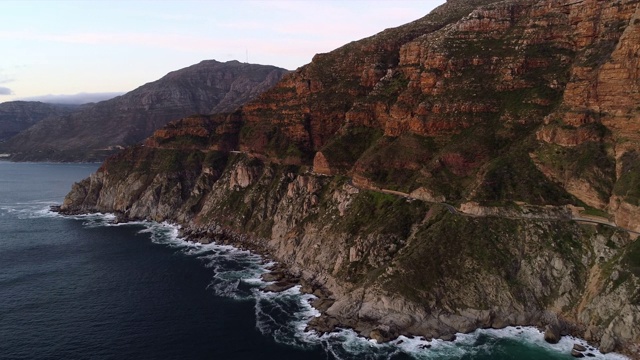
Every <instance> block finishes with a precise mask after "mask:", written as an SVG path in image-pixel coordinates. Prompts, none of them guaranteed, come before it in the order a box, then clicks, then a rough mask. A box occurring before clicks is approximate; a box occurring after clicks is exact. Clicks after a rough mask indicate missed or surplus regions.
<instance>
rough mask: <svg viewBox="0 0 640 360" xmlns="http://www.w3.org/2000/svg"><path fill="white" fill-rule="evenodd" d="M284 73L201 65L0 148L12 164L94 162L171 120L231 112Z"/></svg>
mask: <svg viewBox="0 0 640 360" xmlns="http://www.w3.org/2000/svg"><path fill="white" fill-rule="evenodd" d="M286 73H287V70H285V69H281V68H277V67H275V66H267V65H254V64H246V63H240V62H238V61H229V62H226V63H221V62H218V61H215V60H206V61H202V62H200V63H199V64H196V65H193V66H190V67H187V68H184V69H181V70H177V71H173V72H171V73H169V74H167V75H166V76H164V77H163V78H161V79H160V80H157V81H154V82H151V83H148V84H145V85H143V86H141V87H139V88H137V89H135V90H133V91H131V92H128V93H126V94H124V95H122V96H118V97H116V98H114V99H111V100H107V101H102V102H99V103H96V104H91V105H88V106H84V107H82V108H81V109H80V110H79V111H76V112H73V113H71V114H68V115H65V116H59V117H53V118H50V119H47V120H46V121H42V122H40V123H38V124H37V125H36V126H33V127H32V128H29V129H28V130H25V131H24V132H22V133H21V134H19V135H17V136H16V137H14V138H13V139H11V140H10V141H8V142H6V143H4V144H2V145H1V146H0V149H1V150H0V151H1V152H6V153H11V154H12V157H11V159H12V160H14V161H96V160H103V159H104V158H106V157H107V156H108V155H110V154H113V153H115V152H117V151H119V150H121V149H122V148H123V147H125V146H129V145H133V144H136V143H138V142H140V141H141V140H144V139H145V138H146V137H148V136H150V135H151V134H152V133H153V132H154V131H155V130H157V129H159V128H161V127H162V126H164V125H165V124H167V123H168V122H170V121H172V120H177V119H180V118H183V117H185V116H189V115H193V114H213V113H222V112H231V111H233V110H235V109H236V108H238V107H239V106H240V105H242V104H244V103H245V102H247V101H249V100H251V99H254V98H255V97H257V96H258V95H259V94H260V93H262V92H264V91H265V90H267V89H269V88H271V87H272V86H273V85H274V84H276V83H277V82H278V81H279V80H280V78H281V77H282V76H283V75H284V74H286Z"/></svg>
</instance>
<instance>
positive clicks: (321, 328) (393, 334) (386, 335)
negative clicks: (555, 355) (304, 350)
mask: <svg viewBox="0 0 640 360" xmlns="http://www.w3.org/2000/svg"><path fill="white" fill-rule="evenodd" d="M51 211H54V212H57V213H60V214H62V215H79V214H87V213H86V212H82V211H67V210H63V209H61V207H60V206H51ZM114 215H115V219H114V220H113V222H114V223H126V222H131V221H141V220H148V219H143V218H131V217H129V216H128V215H127V214H125V213H124V212H115V213H114ZM179 225H180V227H179V228H180V230H179V236H180V237H181V238H185V239H186V240H187V241H192V242H198V243H201V244H209V243H212V242H215V243H217V244H220V245H230V246H234V247H236V248H238V249H240V250H247V251H251V252H253V253H256V254H259V255H260V256H262V257H263V258H265V260H267V261H270V262H273V265H272V266H271V267H269V272H268V273H265V274H263V275H262V276H261V279H262V280H263V281H265V282H268V283H270V284H269V285H267V286H265V287H264V288H263V291H266V292H282V291H286V290H288V289H291V288H293V287H295V286H300V291H301V292H302V293H304V294H312V295H314V296H315V299H314V300H312V301H311V302H310V305H311V306H312V307H313V308H315V309H316V310H318V311H319V312H320V316H318V317H314V318H312V319H310V320H309V322H308V323H307V328H306V330H307V331H315V332H316V333H318V334H319V335H322V334H325V333H331V332H334V331H336V330H338V329H340V328H346V329H352V330H354V331H356V333H358V334H359V335H360V336H362V337H365V338H368V339H372V340H375V341H376V342H377V343H386V342H391V341H394V340H396V339H397V338H398V337H399V336H406V337H414V336H418V337H423V338H425V339H426V340H427V341H431V340H432V339H436V338H437V339H440V340H444V341H455V340H456V335H455V334H454V333H444V334H443V335H441V336H436V337H433V336H430V335H429V334H420V333H412V332H408V331H405V330H404V329H391V328H389V327H386V326H384V325H382V324H376V323H374V322H363V321H359V320H346V319H339V318H337V317H334V316H331V315H329V314H327V310H329V308H330V307H331V306H332V305H333V304H334V303H335V302H336V301H338V300H340V299H336V298H335V297H334V296H333V294H332V293H331V291H329V290H328V289H327V288H326V287H324V286H323V285H322V284H320V283H318V282H317V281H312V280H308V279H306V278H305V277H304V276H302V275H301V274H296V273H294V272H292V271H291V269H290V267H289V266H287V265H285V264H284V263H283V262H280V261H279V259H278V258H277V257H276V256H275V255H274V254H273V252H271V251H270V250H269V249H268V248H267V247H265V246H264V245H263V244H264V240H260V239H257V238H254V237H251V236H247V235H242V234H238V233H236V232H234V231H230V230H228V229H225V228H223V227H221V226H213V227H212V228H208V229H202V228H199V227H195V226H193V225H191V224H179ZM345 320H346V321H345ZM546 322H548V324H546V325H544V323H545V322H544V321H541V320H540V319H538V321H536V322H532V323H508V322H502V323H499V324H498V325H499V326H496V325H493V324H492V325H491V326H486V327H484V328H492V329H496V330H501V329H504V328H506V327H509V326H513V327H516V328H521V327H523V326H525V327H526V326H532V327H536V328H538V329H539V330H540V331H541V333H542V335H541V336H542V337H544V340H545V341H546V342H548V343H550V344H556V343H558V342H559V341H560V339H561V338H562V337H563V336H574V337H580V335H581V334H580V331H579V329H577V328H575V327H573V326H572V325H571V324H570V323H567V322H564V321H562V320H560V319H556V321H555V322H554V321H549V320H548V319H547V321H546ZM381 325H382V326H381ZM475 330H476V329H470V330H469V331H468V332H473V331H475ZM429 347H431V345H424V347H423V348H424V349H427V348H429ZM596 349H597V348H596V347H594V346H592V345H589V346H583V345H580V344H578V343H575V344H574V346H573V348H572V350H571V355H572V356H573V357H576V358H581V357H593V356H595V355H594V354H593V353H592V352H593V351H595V350H596Z"/></svg>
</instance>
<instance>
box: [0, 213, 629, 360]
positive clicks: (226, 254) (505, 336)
mask: <svg viewBox="0 0 640 360" xmlns="http://www.w3.org/2000/svg"><path fill="white" fill-rule="evenodd" d="M23 205H24V207H22V208H11V209H7V208H5V209H4V210H5V211H8V212H18V213H19V216H21V217H24V218H35V217H56V216H61V215H58V214H56V213H53V212H51V211H49V209H48V204H46V205H47V206H46V207H43V205H45V202H33V203H27V204H23ZM72 218H74V219H77V220H79V221H82V223H83V225H84V226H85V227H87V228H96V227H113V226H143V227H144V228H143V229H142V230H140V231H139V232H140V233H149V234H150V236H151V240H152V241H153V242H154V243H156V244H159V245H162V246H168V247H171V248H174V249H176V251H177V252H178V253H180V254H181V255H184V256H188V257H193V258H195V259H197V260H198V261H200V262H202V264H203V266H205V267H208V268H212V269H213V270H214V274H215V275H214V276H213V279H212V280H211V283H210V284H209V286H208V288H209V289H210V290H211V291H213V292H214V293H215V294H216V295H217V296H221V297H225V298H230V299H234V300H237V301H252V302H254V303H255V307H254V309H255V318H256V328H257V329H258V330H259V331H260V332H261V333H262V334H263V335H265V336H271V337H273V338H274V339H275V340H276V341H277V342H279V343H281V344H285V345H288V346H293V347H297V348H313V347H318V346H321V347H322V348H324V349H325V351H326V352H327V353H328V354H331V356H332V357H334V358H336V359H355V358H358V359H361V358H364V359H389V358H394V357H395V356H398V355H405V356H409V357H410V358H414V359H458V358H484V357H486V356H487V355H490V354H494V355H499V354H496V351H500V350H499V348H500V346H499V345H497V343H499V342H501V341H502V342H506V343H507V344H509V343H517V344H518V345H519V346H520V347H524V348H526V349H528V350H529V351H537V352H540V353H541V354H546V355H547V356H549V357H552V358H555V357H558V356H560V357H559V358H562V356H563V355H567V356H568V354H569V353H570V352H571V349H572V347H573V345H574V344H576V343H578V344H581V345H583V346H585V347H587V349H588V353H590V354H591V355H592V356H591V357H592V358H594V359H611V360H614V359H615V360H618V359H626V357H624V356H622V355H619V354H606V355H605V354H602V353H600V352H599V351H598V350H597V349H594V348H592V347H590V346H589V345H588V344H587V343H586V342H585V341H584V340H581V339H576V338H572V337H568V336H566V337H563V338H562V340H561V341H560V342H559V343H558V344H554V345H552V344H548V343H546V342H545V341H544V340H543V335H542V333H541V332H540V331H539V330H538V329H536V328H533V327H507V328H505V329H501V330H495V329H479V330H477V331H475V332H473V333H470V334H457V338H456V340H455V341H453V342H447V341H442V340H431V341H427V340H425V339H423V338H408V337H405V336H400V337H399V338H398V339H396V340H394V341H392V342H390V343H387V344H377V343H376V342H375V341H374V340H370V339H366V338H363V337H360V336H358V335H357V334H356V333H355V332H354V331H352V330H349V329H341V330H339V331H336V332H334V333H330V334H323V335H321V336H320V335H318V334H317V333H315V332H313V331H306V325H307V322H308V321H309V320H310V319H311V318H313V317H315V316H319V315H320V313H319V312H318V311H317V310H316V309H314V308H313V307H312V306H311V305H310V302H311V301H312V300H313V299H314V298H315V297H314V296H313V295H310V294H303V293H301V292H300V286H295V287H293V288H291V289H288V290H286V291H283V292H279V293H273V292H265V291H263V290H262V289H263V288H264V287H265V286H266V285H269V284H270V283H268V282H265V281H263V280H262V279H261V275H262V274H264V273H267V272H269V267H270V266H271V265H273V263H271V262H268V261H266V260H265V259H263V258H262V257H261V256H259V255H256V254H253V253H251V252H249V251H245V250H239V249H237V248H235V247H233V246H229V245H218V244H214V243H212V244H200V243H194V242H190V241H187V240H185V239H182V238H180V237H179V236H178V234H179V227H177V226H175V225H172V224H169V223H155V222H146V221H136V222H129V223H114V220H115V216H113V215H111V214H88V215H77V216H72ZM504 355H508V354H504ZM507 358H508V357H507ZM567 358H569V357H567Z"/></svg>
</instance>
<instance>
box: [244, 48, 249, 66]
mask: <svg viewBox="0 0 640 360" xmlns="http://www.w3.org/2000/svg"><path fill="white" fill-rule="evenodd" d="M245 51H246V52H247V61H246V63H247V64H248V63H249V49H245Z"/></svg>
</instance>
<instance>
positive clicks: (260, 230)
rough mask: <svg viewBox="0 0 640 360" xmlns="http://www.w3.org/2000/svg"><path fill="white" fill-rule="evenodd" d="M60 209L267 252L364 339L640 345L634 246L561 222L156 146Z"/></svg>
mask: <svg viewBox="0 0 640 360" xmlns="http://www.w3.org/2000/svg"><path fill="white" fill-rule="evenodd" d="M62 211H63V212H67V213H73V212H93V211H101V212H116V213H118V214H120V216H121V217H122V218H123V219H150V220H155V221H165V220H168V221H173V222H176V223H180V224H183V225H184V229H185V233H186V234H187V235H189V236H191V237H192V238H194V239H202V240H201V241H211V240H215V241H218V242H228V243H232V244H235V245H239V246H245V247H249V248H252V249H256V250H258V251H260V252H262V253H266V254H270V256H272V257H274V258H275V259H278V260H279V261H281V262H283V263H285V264H287V265H288V266H289V268H290V270H291V271H293V272H294V273H297V274H299V275H300V276H302V277H303V278H304V279H306V280H307V281H308V282H310V283H313V284H316V286H322V287H324V288H326V289H327V290H328V291H329V292H330V293H331V294H332V297H333V298H334V299H336V302H335V303H334V304H333V305H332V306H331V307H329V309H328V310H327V311H326V313H325V315H324V317H323V319H328V320H326V323H328V324H331V323H338V324H342V325H346V326H351V327H353V328H355V329H356V330H357V331H359V332H360V333H362V334H363V335H366V336H369V335H370V334H371V333H372V332H375V331H383V332H384V333H385V334H387V335H388V336H397V335H399V334H419V335H423V336H427V337H443V336H448V335H450V334H453V333H455V332H460V331H461V332H468V331H472V330H473V329H476V328H478V327H496V328H501V327H503V326H507V325H538V326H544V325H547V324H552V325H554V326H559V327H560V328H561V329H563V331H565V332H568V333H572V334H575V335H579V336H584V337H586V338H588V339H589V340H591V341H594V342H596V343H600V344H601V345H602V346H603V347H604V350H606V351H612V350H619V351H620V350H622V351H625V352H627V353H631V354H632V353H633V351H635V350H636V348H635V346H636V345H637V344H638V340H639V339H638V334H640V332H639V331H640V328H638V324H639V323H638V322H636V321H634V320H633V319H638V318H639V316H640V307H639V306H638V304H637V302H636V300H634V299H636V298H637V296H638V294H637V289H638V287H637V286H638V285H640V277H638V273H637V266H638V265H640V264H639V263H637V261H638V260H637V259H636V258H635V257H634V256H637V254H636V255H633V254H635V253H636V252H637V251H638V244H637V242H634V241H633V240H632V239H630V237H629V235H628V234H627V233H625V232H621V231H616V230H613V229H611V228H606V227H597V228H596V227H593V226H590V225H582V226H581V225H578V224H576V223H570V222H567V221H566V215H565V214H564V213H561V214H560V216H556V214H555V213H554V212H549V213H545V212H542V213H539V214H534V215H533V216H532V219H528V218H526V217H524V218H520V219H518V218H516V216H515V215H514V214H516V212H515V211H514V210H512V214H511V215H510V216H512V217H514V218H513V219H509V218H504V217H499V216H497V215H493V214H490V215H488V216H483V215H477V216H475V217H468V216H461V215H455V214H451V213H450V212H448V211H447V210H446V209H445V208H444V207H442V206H441V205H437V204H429V203H426V202H421V201H408V200H406V199H404V198H402V197H397V196H395V195H389V194H382V193H379V192H375V191H369V190H363V189H359V188H357V187H355V186H354V185H352V184H351V183H350V181H348V180H347V179H345V178H343V177H333V176H323V175H316V174H313V173H307V172H304V171H303V169H302V168H301V167H299V166H292V165H281V164H275V163H265V162H263V161H261V160H259V159H257V158H253V157H249V156H247V155H244V154H229V153H227V152H224V151H215V150H210V151H203V150H198V151H196V152H194V151H193V150H192V149H189V150H184V149H168V148H154V147H149V146H144V147H142V146H140V147H135V148H131V149H128V150H126V151H124V152H123V153H121V154H120V155H118V156H116V157H112V158H111V159H110V160H109V161H107V162H106V163H105V164H104V165H103V166H102V167H101V169H100V170H99V171H98V172H97V173H96V174H94V175H92V176H91V177H90V178H88V179H86V180H84V181H82V182H80V183H78V184H75V185H74V188H73V190H72V192H71V193H70V194H69V195H68V196H67V198H66V199H65V202H64V204H63V206H62ZM545 216H546V219H544V217H545ZM629 264H635V265H633V266H631V267H630V265H629ZM634 269H635V270H634ZM593 274H597V276H596V275H593ZM630 319H631V320H630ZM314 322H315V323H316V325H320V326H322V324H323V320H314ZM321 328H322V329H325V330H328V329H329V328H323V327H321Z"/></svg>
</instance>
